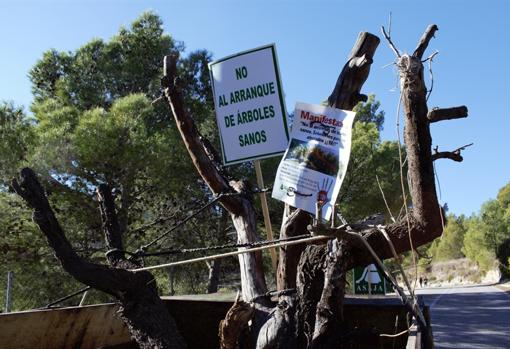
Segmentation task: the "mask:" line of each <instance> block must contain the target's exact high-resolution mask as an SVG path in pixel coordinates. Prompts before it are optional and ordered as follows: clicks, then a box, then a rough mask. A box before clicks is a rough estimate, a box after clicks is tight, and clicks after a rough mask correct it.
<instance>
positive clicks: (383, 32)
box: [381, 26, 402, 58]
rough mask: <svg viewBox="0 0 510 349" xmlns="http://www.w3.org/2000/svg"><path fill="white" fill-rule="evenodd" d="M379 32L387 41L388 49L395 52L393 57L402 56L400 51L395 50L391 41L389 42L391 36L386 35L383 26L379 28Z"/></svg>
mask: <svg viewBox="0 0 510 349" xmlns="http://www.w3.org/2000/svg"><path fill="white" fill-rule="evenodd" d="M381 32H382V34H383V35H384V38H385V39H386V41H388V44H389V45H390V48H391V49H392V50H393V52H395V55H396V56H397V57H398V58H400V57H401V56H402V55H401V54H400V51H399V50H398V49H397V47H396V46H395V44H394V43H393V41H391V36H390V35H389V34H388V33H386V29H384V26H382V27H381Z"/></svg>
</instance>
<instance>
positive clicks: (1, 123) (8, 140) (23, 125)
mask: <svg viewBox="0 0 510 349" xmlns="http://www.w3.org/2000/svg"><path fill="white" fill-rule="evenodd" d="M34 138H35V134H34V129H33V120H31V119H29V118H28V117H27V116H26V115H25V113H24V112H23V109H22V108H20V107H16V106H14V105H13V104H12V103H6V102H3V103H0V188H2V187H5V186H6V185H7V183H9V181H10V179H11V178H12V177H13V175H14V173H15V169H16V168H19V167H22V166H24V165H25V164H26V163H27V160H28V157H29V154H30V151H31V150H32V147H33V145H34V142H35V139H34Z"/></svg>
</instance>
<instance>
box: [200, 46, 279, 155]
mask: <svg viewBox="0 0 510 349" xmlns="http://www.w3.org/2000/svg"><path fill="white" fill-rule="evenodd" d="M209 71H210V73H211V82H212V86H213V93H214V106H215V109H216V120H217V123H218V129H219V130H220V140H221V152H222V155H223V164H225V165H232V164H236V163H240V162H245V161H249V160H255V159H262V158H267V157H271V156H277V155H281V154H283V152H284V151H285V149H286V148H287V144H288V143H289V135H288V131H287V113H286V111H285V102H284V100H283V92H282V86H281V85H282V84H281V81H280V73H279V71H278V64H277V59H276V49H275V46H274V45H267V46H263V47H259V48H256V49H253V50H249V51H245V52H241V53H237V54H235V55H232V56H229V57H225V58H222V59H219V60H217V61H215V62H212V63H210V64H209Z"/></svg>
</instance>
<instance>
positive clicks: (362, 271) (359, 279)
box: [354, 264, 386, 295]
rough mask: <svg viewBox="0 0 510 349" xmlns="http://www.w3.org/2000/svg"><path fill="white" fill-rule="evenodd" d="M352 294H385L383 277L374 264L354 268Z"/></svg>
mask: <svg viewBox="0 0 510 349" xmlns="http://www.w3.org/2000/svg"><path fill="white" fill-rule="evenodd" d="M354 294H383V295H384V294H386V284H385V282H384V276H383V275H382V274H381V273H379V270H378V269H377V267H376V266H375V264H370V265H367V266H366V267H364V268H363V267H356V268H354Z"/></svg>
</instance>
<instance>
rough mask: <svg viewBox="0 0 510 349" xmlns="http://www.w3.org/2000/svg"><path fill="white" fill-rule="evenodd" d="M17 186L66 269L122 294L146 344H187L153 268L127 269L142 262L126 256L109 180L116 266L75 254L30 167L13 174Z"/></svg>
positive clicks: (132, 325) (105, 211) (107, 222)
mask: <svg viewBox="0 0 510 349" xmlns="http://www.w3.org/2000/svg"><path fill="white" fill-rule="evenodd" d="M12 187H13V189H14V190H15V192H16V193H17V194H18V195H20V196H21V197H22V198H23V200H24V201H25V202H26V203H27V204H28V205H29V206H30V207H31V208H33V210H34V213H33V219H34V221H35V223H36V224H37V225H38V226H39V228H40V229H41V231H42V232H43V234H44V235H45V236H46V239H47V240H48V244H49V245H50V246H51V248H52V249H53V251H54V252H55V256H56V257H57V259H58V260H59V261H60V263H61V264H62V267H63V268H64V270H66V271H67V272H68V273H69V274H71V275H72V276H73V277H74V278H75V279H76V280H78V281H80V282H81V283H84V284H86V285H89V286H91V287H93V288H95V289H98V290H100V291H103V292H106V293H108V294H110V295H112V296H114V297H115V298H117V299H118V300H119V302H120V308H119V316H120V317H121V318H122V319H123V320H124V322H125V323H126V325H127V327H128V329H129V331H130V333H131V335H132V337H133V338H134V339H135V340H136V341H137V342H138V344H139V345H140V347H141V348H147V349H148V348H158V349H160V348H161V349H166V348H172V349H173V348H184V347H185V343H184V340H183V339H182V337H181V335H180V334H179V332H178V331H177V327H176V325H175V322H174V320H173V318H172V317H171V316H170V314H169V313H168V311H167V310H166V308H165V305H164V304H163V302H162V301H161V299H160V298H159V296H158V293H157V289H156V285H155V280H154V278H153V276H152V275H151V274H150V273H148V272H141V273H134V272H130V271H128V270H126V269H127V268H134V267H136V266H137V265H136V264H134V263H133V262H131V261H129V260H127V259H125V257H124V253H123V252H122V240H121V237H120V234H119V233H120V229H119V224H118V221H117V216H116V212H115V205H114V202H113V198H112V196H111V192H110V191H109V189H108V188H107V187H106V186H100V187H99V188H98V198H99V202H100V209H101V215H102V218H103V227H104V232H105V237H106V242H107V245H108V248H109V249H110V251H109V252H110V253H107V258H108V261H109V262H110V264H111V267H109V266H106V265H101V264H94V263H90V262H88V261H86V260H84V259H82V258H81V257H79V256H78V255H77V254H76V252H75V251H74V250H73V248H72V246H71V244H70V243H69V241H68V240H67V238H66V236H65V234H64V232H63V230H62V228H61V226H60V224H59V222H58V220H57V218H56V217H55V214H54V213H53V210H52V209H51V207H50V204H49V202H48V200H47V198H46V194H45V192H44V190H43V188H42V187H41V185H40V184H39V182H38V180H37V178H36V175H35V173H34V172H33V171H32V170H31V169H28V168H25V169H23V170H22V171H21V181H20V182H18V180H16V179H14V180H13V182H12Z"/></svg>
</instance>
